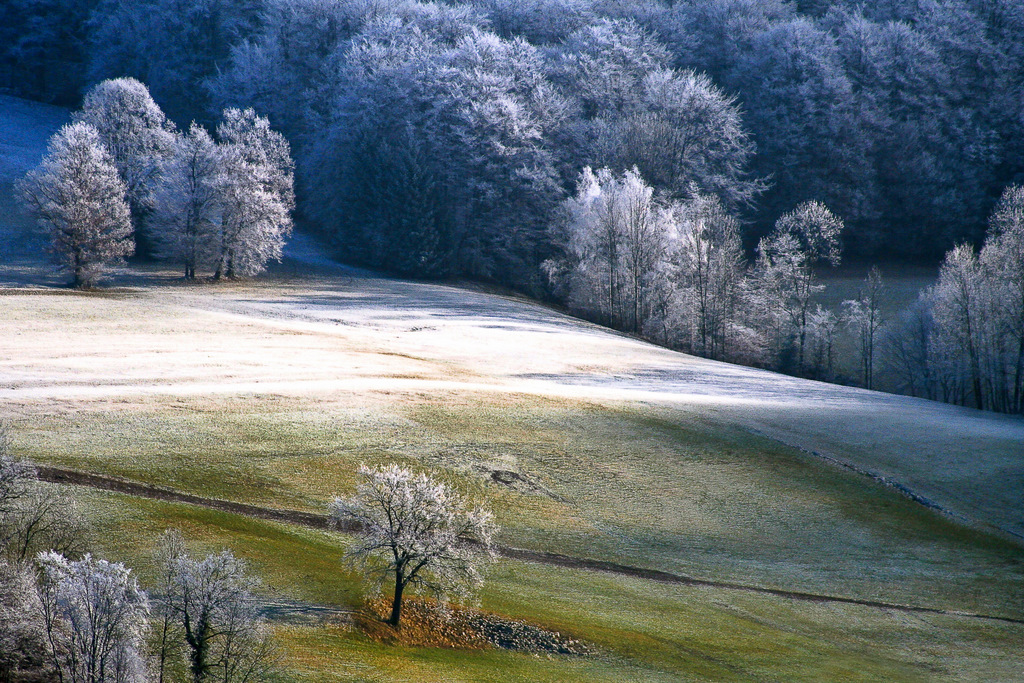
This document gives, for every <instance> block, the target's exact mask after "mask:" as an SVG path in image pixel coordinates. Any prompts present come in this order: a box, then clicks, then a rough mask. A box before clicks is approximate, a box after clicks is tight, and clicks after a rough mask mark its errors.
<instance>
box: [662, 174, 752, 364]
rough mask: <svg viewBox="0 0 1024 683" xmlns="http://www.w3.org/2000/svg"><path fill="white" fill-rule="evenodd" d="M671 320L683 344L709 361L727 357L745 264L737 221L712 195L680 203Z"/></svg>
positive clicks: (736, 323)
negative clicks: (675, 290)
mask: <svg viewBox="0 0 1024 683" xmlns="http://www.w3.org/2000/svg"><path fill="white" fill-rule="evenodd" d="M678 214H679V215H678V219H679V222H680V227H679V243H678V246H677V247H676V249H675V251H674V254H673V256H674V266H675V267H674V283H675V285H676V287H677V301H678V303H679V305H678V308H677V311H676V312H675V315H674V316H673V317H672V318H671V320H672V327H673V328H674V330H673V331H674V333H675V335H676V338H677V339H678V341H679V342H680V343H681V344H682V346H683V347H684V348H685V349H686V350H688V351H690V352H692V353H696V354H699V355H702V356H706V357H708V358H723V359H724V358H731V357H733V356H732V353H733V349H732V348H731V346H732V344H731V341H732V340H733V338H735V337H737V336H742V335H741V334H740V333H741V332H742V330H741V329H739V328H740V327H742V322H741V317H742V316H741V308H742V304H743V301H742V299H743V295H744V278H745V277H746V273H745V270H746V264H745V259H744V257H743V247H742V244H741V241H740V226H739V222H738V221H737V220H736V218H734V217H733V216H732V215H730V214H729V213H728V212H727V211H726V210H725V207H723V205H722V203H721V201H719V199H718V198H717V197H716V196H714V195H701V194H698V193H695V194H694V195H693V196H692V197H691V198H690V199H689V200H688V201H686V202H683V203H681V204H680V205H679V210H678Z"/></svg>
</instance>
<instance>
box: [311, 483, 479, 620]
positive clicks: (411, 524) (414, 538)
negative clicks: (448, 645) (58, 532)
mask: <svg viewBox="0 0 1024 683" xmlns="http://www.w3.org/2000/svg"><path fill="white" fill-rule="evenodd" d="M359 477H360V482H359V485H358V486H357V488H356V495H355V496H353V497H352V498H348V499H342V498H336V499H335V500H334V503H332V505H331V507H330V511H331V516H332V518H334V519H335V520H338V521H344V522H347V523H348V524H350V525H351V526H352V527H353V528H355V529H356V530H357V531H356V533H357V535H358V536H359V539H358V541H357V542H356V543H355V544H354V545H353V546H352V547H351V548H350V549H349V551H348V554H347V557H348V559H349V560H350V561H352V562H354V563H355V564H357V565H359V566H360V567H362V568H363V569H364V570H365V571H366V572H367V574H368V575H369V576H372V577H376V578H378V579H379V580H380V581H381V583H382V584H383V582H384V581H385V580H386V579H387V577H389V576H390V577H392V578H393V579H394V596H393V599H392V604H391V618H390V620H389V622H390V623H391V625H392V626H398V625H399V620H400V619H401V614H402V596H403V594H404V592H405V590H406V589H407V588H418V589H424V590H427V591H430V592H432V593H434V594H435V595H437V596H438V597H440V598H445V597H446V596H448V595H452V594H455V595H461V596H466V595H468V594H469V593H470V592H471V591H472V590H474V589H476V588H478V587H479V586H480V585H481V584H482V583H483V577H482V575H481V573H480V569H479V566H480V564H481V563H482V562H484V561H486V560H489V559H491V558H492V557H493V553H492V549H491V535H492V534H493V533H494V531H495V530H496V527H495V526H494V524H493V523H492V521H491V514H490V513H489V512H488V511H487V510H485V509H484V508H482V507H472V508H471V507H470V506H469V504H468V502H467V501H465V500H464V499H463V498H462V497H461V496H460V495H458V494H457V493H456V492H455V491H453V490H452V489H451V487H449V486H448V485H447V484H444V483H441V482H436V481H434V480H433V479H431V478H430V477H428V476H427V475H425V474H413V473H412V472H410V471H409V470H407V469H404V468H401V467H399V466H398V465H387V466H384V467H380V468H376V469H373V468H369V467H366V466H365V465H364V466H361V467H360V468H359Z"/></svg>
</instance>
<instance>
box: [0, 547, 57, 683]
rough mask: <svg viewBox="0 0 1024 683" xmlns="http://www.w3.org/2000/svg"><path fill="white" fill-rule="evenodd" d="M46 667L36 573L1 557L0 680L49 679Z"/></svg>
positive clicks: (27, 566) (44, 642) (46, 658)
mask: <svg viewBox="0 0 1024 683" xmlns="http://www.w3.org/2000/svg"><path fill="white" fill-rule="evenodd" d="M48 666H49V657H48V656H47V651H46V639H45V636H44V628H43V619H42V606H41V605H40V603H39V593H38V590H37V587H36V576H35V572H34V571H33V570H32V567H31V566H30V565H28V564H27V563H11V562H7V561H6V560H0V680H4V681H16V680H48V679H49V678H50V677H51V676H52V675H53V672H52V670H49V669H48Z"/></svg>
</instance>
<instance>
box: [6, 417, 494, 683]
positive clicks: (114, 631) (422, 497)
mask: <svg viewBox="0 0 1024 683" xmlns="http://www.w3.org/2000/svg"><path fill="white" fill-rule="evenodd" d="M358 474H359V477H360V483H359V485H358V487H357V490H356V492H355V495H353V496H352V497H350V498H348V499H341V498H338V499H336V500H335V501H334V503H333V504H332V506H331V515H332V517H333V518H334V519H335V520H336V521H337V522H338V523H339V525H340V526H341V528H343V529H345V530H347V531H351V532H354V533H356V534H357V536H358V540H357V541H356V543H355V544H354V545H352V546H351V547H350V548H349V550H348V553H347V558H348V559H349V560H350V562H351V563H352V564H353V565H355V566H357V567H359V568H360V569H362V570H365V571H366V573H367V575H368V576H369V577H371V578H376V579H379V583H378V584H377V585H378V586H381V585H382V584H383V583H384V582H385V580H387V579H389V578H390V579H393V585H394V594H393V601H392V603H393V607H392V613H391V617H390V623H391V624H392V625H394V626H395V627H398V626H399V623H400V616H401V607H402V600H403V595H404V593H405V590H406V589H407V588H408V589H417V590H419V591H421V592H423V591H429V592H431V593H432V594H434V595H435V596H437V597H439V598H441V599H445V598H446V597H448V596H451V595H458V596H462V597H467V596H469V595H470V594H471V593H472V592H473V591H474V590H475V589H476V588H478V587H479V586H480V584H481V583H482V580H483V579H482V574H481V569H482V565H483V563H484V562H485V561H487V560H489V559H493V552H492V546H491V535H492V534H493V533H494V532H495V529H496V527H495V526H494V524H493V523H492V521H491V515H490V513H489V512H487V511H486V510H485V509H483V508H482V507H479V506H475V507H474V506H472V505H470V503H469V502H468V501H466V500H465V499H463V498H462V497H461V496H460V495H459V494H458V493H456V492H455V491H454V490H453V489H452V488H451V487H450V486H449V485H447V484H445V483H443V482H438V481H435V480H433V479H431V478H430V477H428V476H427V475H425V474H414V473H412V472H410V471H409V470H407V469H404V468H401V467H398V466H395V465H388V466H383V467H379V468H368V467H361V468H360V469H359V473H358ZM155 560H156V566H157V570H158V571H157V577H158V578H157V581H156V584H155V585H154V588H155V590H156V596H155V597H152V598H151V597H150V596H149V595H148V594H147V593H146V592H145V591H144V590H142V589H141V588H140V587H139V583H138V580H137V579H136V578H135V576H134V575H133V574H132V571H131V570H130V569H128V568H127V567H126V566H125V565H123V564H121V563H113V562H108V561H106V560H102V559H97V558H94V557H92V556H91V555H90V554H89V553H87V552H85V540H84V534H83V528H82V525H81V523H80V522H79V521H78V519H77V515H76V514H75V505H74V501H73V500H72V499H70V498H67V497H65V496H62V495H59V494H56V493H54V492H53V487H52V486H49V485H46V484H43V483H41V482H40V481H39V480H38V478H37V475H36V470H35V468H34V467H33V466H32V465H31V464H30V463H27V462H25V461H21V460H17V459H15V458H14V457H13V456H12V455H11V453H10V448H9V444H8V441H7V438H6V433H5V432H3V431H0V680H60V681H62V682H64V683H139V682H141V681H146V680H158V681H161V682H162V681H164V680H165V678H166V679H175V680H178V679H180V678H182V676H183V675H184V676H186V677H187V678H188V679H190V680H191V681H192V682H193V683H207V682H209V681H214V680H216V681H221V682H222V683H249V682H253V681H259V680H266V679H267V678H268V676H270V675H271V674H272V672H273V670H274V666H275V663H276V661H277V655H276V650H275V648H274V645H273V642H272V640H271V639H270V635H269V632H268V630H267V629H266V627H265V623H264V619H263V617H262V616H261V612H260V606H259V601H258V599H257V591H258V590H259V586H260V584H259V581H258V580H257V579H256V578H254V577H252V576H251V575H250V574H249V573H248V570H247V567H246V563H245V562H244V561H242V560H240V559H238V558H236V557H235V556H234V555H233V554H232V553H231V552H230V551H227V550H224V551H221V552H219V553H212V554H209V555H206V556H205V557H202V558H199V557H195V556H192V555H190V554H189V553H188V551H187V549H186V546H185V540H184V538H183V537H182V535H181V534H180V533H179V532H178V531H177V530H173V529H171V530H168V531H166V532H164V534H163V535H162V536H161V537H160V539H159V542H158V544H157V551H156V555H155Z"/></svg>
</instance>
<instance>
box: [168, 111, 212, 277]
mask: <svg viewBox="0 0 1024 683" xmlns="http://www.w3.org/2000/svg"><path fill="white" fill-rule="evenodd" d="M222 163H223V158H222V154H221V153H220V150H219V149H218V147H217V145H216V143H215V142H214V141H213V139H212V138H211V137H210V134H209V133H207V132H206V129H204V128H203V127H202V126H200V125H198V124H195V123H193V124H192V127H191V128H189V131H188V133H186V134H184V135H182V136H180V137H179V138H178V139H177V140H176V141H175V144H174V150H173V152H172V154H171V157H170V159H169V160H168V162H167V164H166V166H165V167H164V171H163V173H162V175H161V178H160V180H159V181H158V183H157V185H156V189H155V190H154V193H153V215H152V218H151V224H152V226H153V241H154V243H155V245H156V249H155V252H156V254H155V255H156V256H157V258H161V259H168V260H172V261H175V262H178V263H181V264H182V266H183V267H184V270H185V278H186V279H193V278H195V276H196V268H202V267H206V266H210V265H212V264H213V263H215V262H216V256H217V255H218V246H219V244H218V240H217V238H218V236H219V230H220V217H221V211H220V210H221V205H220V190H221V184H222V183H223V182H224V178H223V172H224V169H223V168H222Z"/></svg>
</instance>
